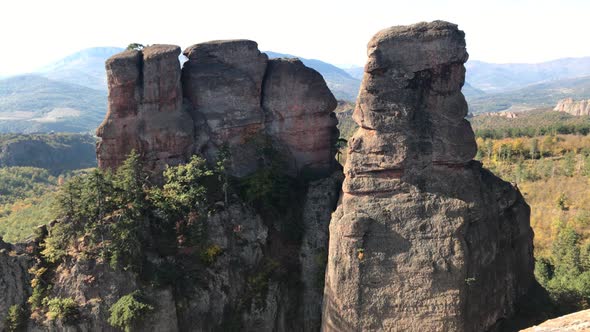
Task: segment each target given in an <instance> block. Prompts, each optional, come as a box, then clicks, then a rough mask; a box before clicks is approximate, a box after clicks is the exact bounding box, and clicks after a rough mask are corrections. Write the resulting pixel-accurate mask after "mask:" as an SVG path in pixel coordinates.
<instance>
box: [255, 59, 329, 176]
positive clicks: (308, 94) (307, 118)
mask: <svg viewBox="0 0 590 332" xmlns="http://www.w3.org/2000/svg"><path fill="white" fill-rule="evenodd" d="M262 106H263V108H264V110H265V112H266V125H267V132H268V133H269V134H270V135H271V136H272V137H275V138H276V139H277V140H278V141H279V142H281V143H283V144H285V145H286V146H287V147H288V149H289V152H290V154H291V155H292V156H293V158H292V159H291V160H292V162H293V165H292V168H294V169H295V170H296V171H299V172H301V171H303V170H305V171H311V172H314V173H317V172H319V173H329V172H330V171H331V170H332V169H333V166H334V163H335V159H334V154H335V152H336V151H335V143H336V140H337V139H338V131H337V130H336V124H337V120H336V118H335V115H334V113H333V112H332V111H333V110H334V109H335V108H336V99H335V98H334V96H333V95H332V92H330V89H328V87H327V86H326V82H325V81H324V79H323V78H322V76H321V75H320V74H319V73H318V72H316V71H315V70H313V69H311V68H308V67H306V66H305V65H303V63H302V62H301V61H299V60H297V59H274V60H270V61H269V63H268V69H267V73H266V76H265V80H264V89H263V96H262Z"/></svg>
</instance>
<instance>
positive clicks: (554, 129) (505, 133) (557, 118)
mask: <svg viewBox="0 0 590 332" xmlns="http://www.w3.org/2000/svg"><path fill="white" fill-rule="evenodd" d="M516 114H517V117H516V118H508V117H505V116H496V115H490V114H480V115H476V116H474V117H471V118H470V119H469V122H471V125H472V127H473V130H474V131H475V134H476V136H478V137H486V138H504V137H519V136H528V137H533V136H538V135H547V134H582V135H587V134H588V133H590V116H573V115H571V114H567V113H564V112H556V111H553V109H552V108H541V109H535V110H531V111H525V112H520V113H516Z"/></svg>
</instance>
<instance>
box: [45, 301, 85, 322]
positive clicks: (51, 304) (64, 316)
mask: <svg viewBox="0 0 590 332" xmlns="http://www.w3.org/2000/svg"><path fill="white" fill-rule="evenodd" d="M46 305H47V308H48V311H47V318H48V319H49V320H55V319H59V320H61V321H62V322H64V323H66V324H68V323H73V322H75V321H76V320H77V319H78V313H79V312H78V303H77V302H76V301H75V300H74V299H72V298H69V297H67V298H59V297H55V298H52V299H50V300H47V303H46Z"/></svg>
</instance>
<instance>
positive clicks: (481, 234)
mask: <svg viewBox="0 0 590 332" xmlns="http://www.w3.org/2000/svg"><path fill="white" fill-rule="evenodd" d="M368 56H369V59H368V62H367V65H366V66H365V75H364V78H363V82H362V86H361V91H360V94H359V99H358V100H357V105H356V109H355V111H354V114H353V117H354V120H355V121H356V122H357V123H358V125H359V126H360V128H359V129H358V131H357V132H356V134H355V135H354V136H353V137H352V138H351V139H350V140H349V148H348V149H349V150H348V159H347V163H346V165H345V176H346V179H345V181H344V184H343V189H342V191H343V193H342V197H341V200H340V204H339V206H338V208H337V210H336V212H335V213H334V215H333V216H332V221H331V224H330V244H329V255H328V257H329V260H328V266H327V270H326V279H325V282H326V286H325V291H324V304H323V321H322V329H323V331H361V330H362V331H486V330H489V329H491V328H492V327H493V326H494V325H495V324H496V323H497V322H498V321H500V320H501V319H503V318H505V317H508V316H510V315H511V314H512V313H513V312H514V308H515V302H516V301H517V300H518V298H519V297H520V296H521V295H522V294H524V293H525V292H526V291H527V290H528V288H529V285H530V284H531V282H532V281H533V264H534V263H533V251H532V249H533V248H532V237H533V233H532V230H531V228H530V225H529V212H530V209H529V207H528V205H527V204H526V203H525V201H524V199H523V197H522V196H521V194H520V193H519V192H518V190H517V189H516V188H514V187H513V186H512V185H510V184H509V183H507V182H504V181H502V180H501V179H499V178H497V177H495V176H494V175H493V174H491V173H490V172H488V171H486V170H485V169H482V167H481V164H480V163H479V162H476V161H473V160H472V158H473V157H474V155H475V153H476V144H475V138H474V134H473V131H472V129H471V127H470V125H469V123H468V122H467V121H466V120H465V119H464V117H465V116H466V115H467V104H466V102H465V98H464V97H463V95H462V93H461V87H462V85H463V83H464V76H465V68H464V66H463V64H464V63H465V61H466V60H467V57H468V54H467V52H466V50H465V40H464V33H463V32H462V31H460V30H458V29H457V26H456V25H454V24H450V23H447V22H441V21H436V22H432V23H419V24H416V25H412V26H401V27H392V28H389V29H385V30H383V31H380V32H379V33H377V34H376V35H375V36H374V37H373V39H372V40H371V41H370V42H369V45H368Z"/></svg>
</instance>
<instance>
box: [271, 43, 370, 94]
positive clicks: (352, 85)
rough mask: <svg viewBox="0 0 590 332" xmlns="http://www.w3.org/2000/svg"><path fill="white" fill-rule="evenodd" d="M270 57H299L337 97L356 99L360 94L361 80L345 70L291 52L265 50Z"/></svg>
mask: <svg viewBox="0 0 590 332" xmlns="http://www.w3.org/2000/svg"><path fill="white" fill-rule="evenodd" d="M264 53H266V54H267V55H268V57H269V58H299V59H300V60H301V62H303V64H305V65H306V66H308V67H310V68H313V69H315V70H316V71H318V72H319V73H320V74H322V76H323V77H324V79H325V80H326V83H327V84H328V87H329V88H330V90H332V93H333V94H334V96H335V97H336V99H341V100H349V101H351V100H352V101H354V100H356V97H357V95H358V91H359V87H360V85H361V81H360V80H359V79H357V78H354V77H352V76H351V75H350V74H349V73H347V72H346V71H345V70H343V69H341V68H338V67H336V66H334V65H331V64H329V63H327V62H323V61H320V60H315V59H305V58H301V57H298V56H295V55H291V54H284V53H277V52H271V51H265V52H264Z"/></svg>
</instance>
